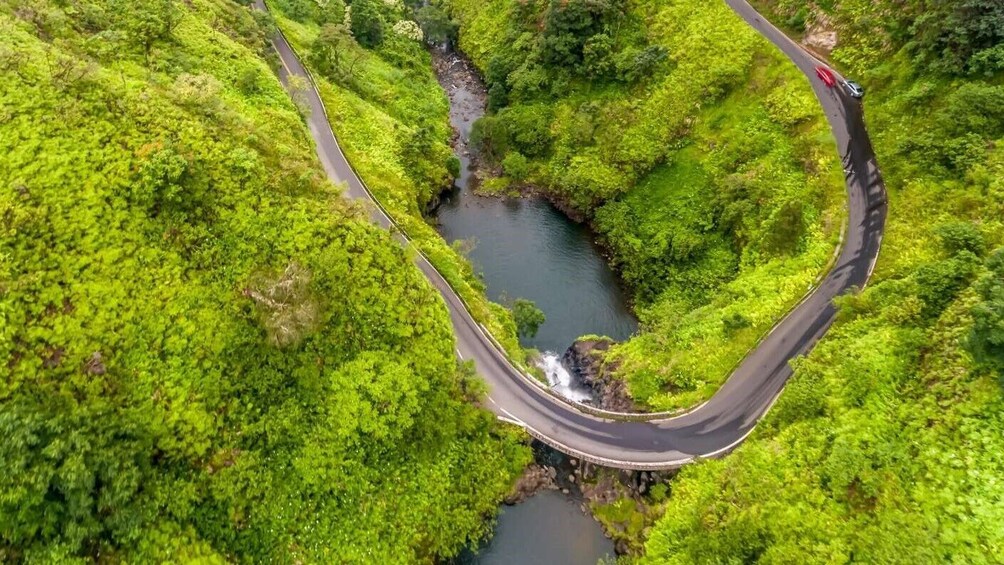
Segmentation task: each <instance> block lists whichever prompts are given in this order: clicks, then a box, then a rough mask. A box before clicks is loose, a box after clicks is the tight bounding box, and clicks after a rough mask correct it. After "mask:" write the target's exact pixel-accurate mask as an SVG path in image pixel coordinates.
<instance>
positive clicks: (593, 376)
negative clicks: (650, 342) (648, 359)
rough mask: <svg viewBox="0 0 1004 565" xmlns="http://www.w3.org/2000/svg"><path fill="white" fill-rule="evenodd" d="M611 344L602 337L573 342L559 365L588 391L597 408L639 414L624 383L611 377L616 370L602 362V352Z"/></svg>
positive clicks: (604, 353) (604, 357)
mask: <svg viewBox="0 0 1004 565" xmlns="http://www.w3.org/2000/svg"><path fill="white" fill-rule="evenodd" d="M614 343H615V342H614V341H613V340H610V339H606V338H598V339H580V340H577V341H576V342H575V343H573V344H572V345H571V346H570V347H569V348H568V349H567V350H566V351H565V354H564V355H563V356H562V357H561V362H562V364H563V365H564V366H565V367H567V368H568V370H569V371H570V372H571V373H572V375H573V376H574V377H575V378H576V379H577V380H578V381H579V382H580V383H581V384H582V385H583V386H585V387H588V388H589V389H590V390H591V391H592V393H593V398H595V404H596V405H597V406H598V407H600V408H602V409H604V410H613V411H616V412H640V411H641V410H639V409H638V408H637V406H635V403H634V401H633V400H632V399H631V395H630V394H628V390H627V384H626V383H625V382H624V380H622V379H619V378H617V377H616V376H614V374H613V373H614V369H615V368H616V367H615V366H613V365H612V364H609V363H607V362H606V352H607V351H608V350H609V349H610V347H611V346H612V345H614Z"/></svg>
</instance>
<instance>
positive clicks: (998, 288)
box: [967, 249, 1004, 386]
mask: <svg viewBox="0 0 1004 565" xmlns="http://www.w3.org/2000/svg"><path fill="white" fill-rule="evenodd" d="M987 268H988V272H987V273H986V274H985V275H983V277H982V278H981V279H980V280H979V281H978V282H977V283H976V290H977V292H978V293H979V297H980V302H978V303H977V304H976V305H975V306H973V310H972V316H973V330H972V333H971V334H970V336H969V340H968V342H967V343H968V345H969V349H970V351H971V352H972V354H973V356H974V357H975V358H976V359H977V360H978V361H981V362H984V363H986V364H988V365H990V366H991V367H993V368H995V369H996V370H997V371H998V372H999V376H1000V379H1001V385H1002V386H1004V249H999V250H997V252H996V253H994V255H993V256H992V257H991V258H990V260H989V261H988V262H987Z"/></svg>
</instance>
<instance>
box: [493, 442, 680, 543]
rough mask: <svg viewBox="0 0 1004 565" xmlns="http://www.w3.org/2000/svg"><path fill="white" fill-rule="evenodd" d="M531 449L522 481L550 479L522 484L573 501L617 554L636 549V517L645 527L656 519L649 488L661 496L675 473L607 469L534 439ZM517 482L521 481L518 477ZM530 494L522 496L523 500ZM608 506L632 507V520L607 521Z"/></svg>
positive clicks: (637, 535)
mask: <svg viewBox="0 0 1004 565" xmlns="http://www.w3.org/2000/svg"><path fill="white" fill-rule="evenodd" d="M532 447H533V452H534V463H533V464H532V465H530V467H528V468H527V473H525V474H524V478H525V477H527V476H533V477H541V476H546V477H550V478H551V482H547V481H546V480H543V481H541V482H540V483H534V481H531V480H528V481H527V483H525V484H539V485H541V486H539V487H538V489H537V490H538V491H539V490H555V489H557V490H560V491H561V492H562V493H563V494H566V495H567V496H568V497H569V498H571V499H572V500H574V501H576V502H577V503H578V504H579V507H580V509H581V510H582V512H583V513H586V514H591V515H592V516H593V518H594V519H596V521H597V522H599V523H600V525H601V526H603V530H604V533H605V534H606V536H607V537H608V538H610V539H612V540H613V541H614V544H615V548H616V550H617V553H618V554H620V555H626V554H632V553H637V552H638V551H639V550H640V547H641V546H640V544H641V542H642V541H644V540H643V539H642V536H641V535H640V534H641V532H639V531H636V530H635V529H634V528H637V524H638V520H637V518H639V517H640V518H641V522H642V523H645V524H647V523H650V522H651V521H654V520H655V518H657V517H658V515H659V513H660V510H659V507H658V504H657V502H658V501H656V500H653V499H652V497H651V493H652V492H653V489H656V490H659V489H661V491H662V494H661V495H660V496H664V495H665V493H666V492H668V489H669V481H670V479H671V478H672V477H673V476H675V475H676V471H661V472H654V471H627V470H623V469H610V468H607V467H602V466H600V465H596V464H593V463H590V462H588V461H581V460H579V459H575V458H573V457H569V456H567V455H565V454H563V453H561V452H559V451H556V450H554V449H552V448H551V447H549V446H547V445H544V444H543V443H540V442H539V441H537V440H534V441H533V443H532ZM520 482H523V479H522V478H521V480H520ZM524 486H525V485H524ZM535 492H536V491H535ZM531 495H532V494H526V495H525V497H524V498H523V499H524V500H525V498H526V497H529V496H531ZM507 501H508V500H507ZM612 505H618V506H620V507H623V506H625V505H626V506H629V507H631V508H633V512H632V513H633V518H634V519H632V520H627V521H621V520H618V519H610V518H608V517H607V516H606V513H605V512H604V508H605V507H611V506H612ZM617 514H618V515H621V514H625V513H623V512H617ZM627 515H629V516H630V515H631V514H627Z"/></svg>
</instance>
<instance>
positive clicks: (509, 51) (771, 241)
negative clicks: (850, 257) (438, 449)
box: [445, 0, 845, 409]
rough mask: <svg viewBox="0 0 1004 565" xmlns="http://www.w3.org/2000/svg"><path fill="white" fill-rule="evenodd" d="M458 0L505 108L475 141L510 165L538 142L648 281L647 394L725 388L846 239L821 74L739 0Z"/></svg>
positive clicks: (631, 380) (650, 400)
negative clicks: (812, 84) (819, 89)
mask: <svg viewBox="0 0 1004 565" xmlns="http://www.w3.org/2000/svg"><path fill="white" fill-rule="evenodd" d="M445 4H446V5H448V6H449V7H450V8H451V9H452V11H453V13H454V14H455V15H456V17H457V18H458V19H459V20H460V22H461V24H462V29H461V32H462V33H461V38H460V44H461V46H462V47H463V48H464V50H465V52H467V53H468V54H470V55H471V56H472V57H473V58H474V61H475V63H477V64H478V65H479V66H481V68H482V69H484V71H485V78H486V80H487V81H488V83H489V85H490V86H491V91H490V93H489V103H490V106H491V107H492V108H493V109H496V110H497V111H496V112H495V113H494V114H492V115H489V116H486V117H484V118H482V119H481V120H480V121H479V122H477V123H476V124H475V127H474V131H473V133H472V141H473V142H474V143H475V144H476V145H477V146H478V147H479V148H480V149H481V150H482V153H483V154H485V155H486V156H487V157H488V158H489V159H494V160H496V161H497V162H499V163H501V165H502V169H503V172H505V173H506V175H507V176H510V177H514V175H513V174H512V172H511V170H510V169H514V170H523V168H522V167H520V166H518V165H520V163H517V162H516V161H517V160H518V158H517V157H515V155H517V154H518V155H522V156H524V157H526V158H527V159H528V161H529V166H528V167H527V168H526V169H525V170H526V171H527V173H528V175H529V176H528V178H527V180H528V181H530V182H535V183H537V184H539V185H543V187H544V188H545V189H546V190H547V192H548V193H549V195H550V196H551V197H552V198H554V199H556V200H559V201H562V202H563V203H565V204H569V205H571V207H573V208H576V209H577V210H578V211H580V212H582V213H583V215H585V216H586V217H587V218H589V219H590V220H591V224H592V226H593V227H594V228H596V229H597V231H598V232H599V234H600V236H601V238H602V240H603V242H604V243H605V244H606V246H607V247H608V249H609V250H610V251H611V256H612V259H613V261H614V263H615V265H616V266H617V267H618V268H619V270H620V272H621V274H622V276H623V278H624V280H625V281H626V282H627V284H628V286H629V287H630V289H631V290H632V291H633V295H634V297H635V299H636V300H635V304H636V307H637V310H638V314H639V318H640V319H641V321H642V327H643V330H644V331H643V332H642V333H641V335H639V336H638V337H636V338H634V339H632V340H631V341H630V342H628V343H626V344H624V345H621V346H618V347H616V348H615V349H614V350H613V352H612V353H611V355H612V356H613V357H612V358H613V359H617V360H618V361H619V367H620V369H619V371H620V374H621V375H623V376H624V377H625V378H626V379H627V381H628V384H629V387H630V390H631V393H632V395H633V396H634V397H635V398H636V399H638V400H639V401H641V402H643V403H646V404H648V405H650V406H652V407H655V408H660V409H668V408H674V407H679V406H687V405H690V404H693V403H697V402H700V401H701V400H703V399H705V398H707V397H708V396H709V395H710V394H712V393H713V392H714V391H715V390H717V388H718V386H719V385H720V383H721V382H722V381H723V380H724V378H725V377H726V376H727V375H728V373H729V371H730V369H731V368H732V367H733V366H734V365H735V363H736V362H737V361H738V360H740V359H741V358H742V357H743V356H744V355H745V354H746V352H747V351H748V350H749V348H750V347H752V346H753V345H754V344H755V343H756V340H757V339H758V338H759V336H761V335H762V334H763V332H765V331H766V330H768V329H769V328H770V327H771V326H772V325H773V324H774V323H775V322H776V321H777V319H778V318H779V317H780V316H782V315H783V314H784V313H785V312H787V310H788V309H789V308H790V307H791V306H792V305H793V304H794V303H795V302H797V301H798V300H799V299H800V298H801V297H802V296H803V295H804V293H805V292H806V291H807V290H808V289H809V288H810V287H811V285H812V284H813V282H814V281H815V280H816V278H817V277H818V276H819V275H820V273H821V271H822V270H823V269H824V268H825V266H826V265H827V263H828V261H829V260H830V258H831V257H832V255H833V250H834V248H835V246H836V244H837V242H838V240H839V234H840V229H841V225H842V222H843V217H844V211H843V204H844V202H845V196H844V185H843V178H842V176H841V171H840V166H839V159H838V158H837V155H836V152H835V151H834V145H833V142H832V137H831V135H830V133H829V128H828V126H827V124H826V122H825V120H824V118H823V116H822V114H821V112H820V110H819V106H818V104H817V102H816V100H815V98H814V96H813V94H812V91H811V90H810V89H809V87H808V84H807V83H806V79H805V78H804V77H803V76H802V74H801V73H800V72H799V71H798V70H797V69H796V68H795V67H794V66H793V65H791V64H790V63H789V62H788V61H787V60H785V59H784V57H783V56H782V55H781V54H779V53H777V51H776V50H775V49H774V48H773V47H772V46H771V45H770V44H768V43H767V42H766V41H765V40H763V39H762V38H760V37H758V36H757V35H756V33H755V32H753V31H752V30H750V29H749V28H748V26H746V24H745V23H744V22H742V21H741V20H740V19H739V18H738V17H736V16H735V15H734V14H732V13H731V11H730V10H729V9H728V7H727V6H725V5H724V3H721V2H699V1H697V0H675V1H672V2H649V1H636V2H613V1H604V2H567V3H565V2H544V1H539V2H525V3H513V2H506V1H503V0H496V1H490V2H487V5H486V3H485V2H480V1H479V2H474V1H472V0H449V1H448V2H445ZM540 22H543V23H542V24H540V25H538V24H539V23H540ZM541 25H543V26H544V30H543V31H540V27H541ZM548 26H552V27H548ZM567 30H572V31H567ZM569 34H570V35H572V36H574V37H565V35H569ZM583 36H584V37H583ZM552 43H554V44H555V45H560V46H561V48H560V49H558V48H557V47H555V48H554V49H553V50H550V51H549V49H550V47H547V46H550V45H551V44H552ZM552 51H554V52H552ZM553 57H560V58H561V61H560V64H559V62H556V61H553V60H552V59H551V58H553ZM569 69H571V70H572V71H574V72H572V73H568V70H569ZM499 85H502V86H499ZM497 87H498V92H497V91H496V89H497ZM496 94H498V95H499V96H500V98H499V100H496V98H495V96H496ZM514 165H516V166H515V167H514Z"/></svg>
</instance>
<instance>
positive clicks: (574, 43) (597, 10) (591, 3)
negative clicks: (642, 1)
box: [541, 0, 623, 68]
mask: <svg viewBox="0 0 1004 565" xmlns="http://www.w3.org/2000/svg"><path fill="white" fill-rule="evenodd" d="M622 10H623V6H622V1H621V0H550V3H549V5H548V7H547V11H546V12H544V29H543V33H541V54H542V58H543V61H544V63H545V64H547V65H550V66H553V67H564V68H578V67H579V66H580V65H581V64H582V62H583V48H584V47H585V45H586V44H587V43H589V42H590V39H591V38H592V37H593V36H595V35H597V34H599V33H601V32H602V31H603V30H604V29H605V28H606V27H607V26H609V25H612V24H613V23H614V22H615V20H616V19H617V18H618V17H619V16H621V15H622Z"/></svg>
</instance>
